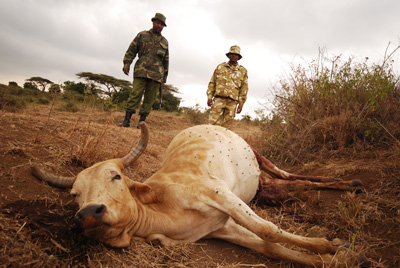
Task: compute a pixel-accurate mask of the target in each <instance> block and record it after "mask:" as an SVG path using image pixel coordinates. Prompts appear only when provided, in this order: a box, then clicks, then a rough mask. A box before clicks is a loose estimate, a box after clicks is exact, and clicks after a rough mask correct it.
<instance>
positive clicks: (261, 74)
mask: <svg viewBox="0 0 400 268" xmlns="http://www.w3.org/2000/svg"><path fill="white" fill-rule="evenodd" d="M399 10H400V1H398V0H335V1H333V0H0V37H1V38H0V83H2V84H8V82H10V81H15V82H17V83H18V84H19V85H20V86H22V85H23V84H24V83H25V80H26V79H28V78H30V77H34V76H40V77H43V78H46V79H49V80H51V81H52V82H54V83H59V84H61V83H63V82H64V81H67V80H69V81H76V82H85V81H82V80H80V79H79V78H78V77H77V76H76V73H79V72H92V73H98V74H107V75H111V76H114V77H116V78H118V79H124V80H129V81H132V71H131V72H130V75H131V76H130V77H128V76H126V75H125V74H123V72H122V65H123V64H122V59H123V56H124V54H125V52H126V50H127V48H128V46H129V44H130V42H131V41H132V40H133V38H134V37H135V36H136V34H137V33H139V32H140V31H143V30H149V29H150V28H151V27H152V22H151V18H152V17H154V15H155V13H156V12H160V13H163V14H164V15H165V16H166V18H167V20H166V24H167V27H165V28H164V30H163V32H162V34H163V35H164V36H165V37H166V38H167V40H168V42H169V50H170V51H169V53H170V67H169V76H168V80H167V84H171V85H173V86H175V87H177V88H178V89H179V92H180V94H178V95H177V96H178V97H180V98H181V99H182V102H181V106H186V107H194V106H195V105H196V104H198V105H200V107H202V108H206V107H207V96H206V90H207V86H208V82H209V80H210V78H211V76H212V74H213V72H214V69H215V68H216V66H217V65H218V64H220V63H222V62H226V61H227V60H228V59H227V57H226V55H225V54H226V53H227V52H228V51H229V48H230V46H232V45H238V46H240V47H241V54H242V56H243V58H242V59H241V60H240V61H239V63H240V64H241V65H243V66H244V67H245V68H246V69H247V70H248V75H249V92H248V99H247V102H246V103H245V105H244V107H243V111H242V113H241V115H250V116H252V117H253V118H254V117H255V116H256V113H255V110H259V109H265V108H266V107H271V106H270V105H269V104H270V103H271V101H272V99H273V96H272V95H271V89H272V88H273V87H275V86H276V85H277V84H278V81H279V79H280V78H281V77H285V76H287V75H288V73H289V72H290V70H289V66H290V64H292V63H295V62H303V63H304V62H310V61H311V60H312V59H317V58H318V53H319V50H320V49H323V50H324V51H325V53H326V55H327V56H328V57H334V56H339V55H341V57H342V59H343V60H347V59H348V58H349V57H352V58H354V59H355V60H358V61H360V62H362V61H363V60H364V59H365V57H368V58H369V61H370V62H380V61H382V60H383V58H384V55H385V51H386V49H387V47H388V45H389V44H390V45H389V49H388V51H391V50H393V49H394V48H395V47H397V46H398V45H399V44H400V16H399ZM393 60H394V61H395V65H394V66H395V71H397V74H398V73H399V68H398V67H399V66H400V64H398V62H399V61H400V53H396V54H395V55H394V56H393ZM131 67H133V65H132V66H131Z"/></svg>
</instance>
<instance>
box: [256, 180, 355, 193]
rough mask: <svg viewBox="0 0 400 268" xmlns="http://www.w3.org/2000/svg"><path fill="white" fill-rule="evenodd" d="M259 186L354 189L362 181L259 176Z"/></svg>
mask: <svg viewBox="0 0 400 268" xmlns="http://www.w3.org/2000/svg"><path fill="white" fill-rule="evenodd" d="M260 183H261V187H268V185H284V186H306V187H309V188H311V189H334V190H343V191H346V190H354V189H356V188H357V187H361V186H362V183H361V181H359V180H351V181H332V182H313V181H308V180H282V179H274V178H266V177H262V178H260Z"/></svg>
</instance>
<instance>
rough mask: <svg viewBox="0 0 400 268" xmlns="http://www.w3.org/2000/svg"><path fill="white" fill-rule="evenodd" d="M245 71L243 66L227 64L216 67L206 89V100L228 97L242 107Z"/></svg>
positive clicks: (244, 95)
mask: <svg viewBox="0 0 400 268" xmlns="http://www.w3.org/2000/svg"><path fill="white" fill-rule="evenodd" d="M247 80H248V77H247V70H246V68H244V67H243V66H241V65H239V64H237V65H230V64H229V63H228V62H224V63H221V64H219V65H218V66H217V68H216V69H215V71H214V74H213V76H212V77H211V80H210V83H209V84H208V89H207V98H208V99H212V98H213V97H228V98H231V99H233V100H236V101H238V102H239V104H241V105H243V104H244V103H245V102H246V99H247V91H248V90H249V86H248V81H247Z"/></svg>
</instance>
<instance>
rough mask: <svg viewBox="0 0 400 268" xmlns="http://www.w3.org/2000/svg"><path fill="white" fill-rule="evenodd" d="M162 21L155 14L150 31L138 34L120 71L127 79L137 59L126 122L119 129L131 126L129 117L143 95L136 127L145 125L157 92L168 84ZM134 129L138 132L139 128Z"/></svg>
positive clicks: (166, 51)
mask: <svg viewBox="0 0 400 268" xmlns="http://www.w3.org/2000/svg"><path fill="white" fill-rule="evenodd" d="M165 20H166V18H165V16H164V15H163V14H161V13H156V15H155V16H154V18H152V19H151V21H152V22H153V28H152V29H150V30H148V31H142V32H140V33H139V34H138V35H137V36H136V37H135V39H133V41H132V42H131V44H130V45H129V48H128V50H127V51H126V53H125V57H124V60H123V62H124V67H123V69H122V70H123V72H124V73H125V74H126V75H129V70H130V66H131V64H132V61H133V59H134V58H135V57H136V54H137V55H138V57H139V59H138V60H137V61H136V64H135V68H134V72H133V85H132V90H131V92H130V95H129V98H128V101H127V105H126V113H125V119H124V121H123V122H122V123H120V124H119V126H120V127H129V126H130V120H131V117H132V114H134V113H136V109H137V108H138V107H139V105H140V103H141V101H142V97H143V95H144V98H143V103H142V106H141V108H140V111H139V115H140V119H139V123H140V122H142V121H145V120H146V117H147V116H148V115H149V114H150V112H151V107H152V106H153V104H154V101H155V100H156V97H157V93H158V91H159V90H160V89H162V87H163V86H164V83H165V82H166V81H167V76H168V65H169V51H168V41H167V39H165V37H163V36H162V35H161V32H162V30H163V29H164V27H166V26H167V25H166V24H165ZM137 128H139V124H138V125H137Z"/></svg>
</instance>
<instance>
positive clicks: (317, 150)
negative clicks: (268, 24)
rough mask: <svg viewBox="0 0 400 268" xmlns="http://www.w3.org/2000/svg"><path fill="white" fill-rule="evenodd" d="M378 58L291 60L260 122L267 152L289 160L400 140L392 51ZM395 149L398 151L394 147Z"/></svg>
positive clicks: (399, 98) (399, 90) (388, 144)
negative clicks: (374, 60)
mask: <svg viewBox="0 0 400 268" xmlns="http://www.w3.org/2000/svg"><path fill="white" fill-rule="evenodd" d="M399 48H400V46H399V47H397V48H396V49H395V50H394V51H393V52H392V53H390V55H388V56H385V58H384V59H383V61H382V63H380V64H376V63H373V64H370V63H369V62H368V59H366V60H365V61H364V62H361V63H358V62H355V61H354V60H353V59H352V58H349V59H348V60H347V61H342V60H341V58H340V57H333V59H328V58H327V57H325V54H324V51H323V50H321V51H320V53H319V56H318V59H317V60H313V61H311V63H308V64H305V65H291V73H290V75H289V76H288V77H286V78H285V77H284V78H282V79H281V80H280V85H279V86H278V87H276V88H275V89H274V90H275V96H276V98H275V103H274V105H275V109H274V110H273V111H272V115H271V117H270V118H269V119H268V120H266V122H265V124H264V129H265V137H264V141H263V142H264V145H265V146H263V147H264V148H267V149H266V150H269V151H266V152H265V153H266V154H268V155H272V156H273V157H274V159H276V160H275V161H280V162H288V163H289V164H294V163H299V162H307V161H309V160H310V159H315V157H316V156H317V157H318V156H319V157H321V158H323V157H331V156H334V155H341V154H353V153H360V152H363V151H368V150H370V149H372V148H374V149H379V148H381V149H387V148H389V147H392V146H398V145H399V144H400V124H399V123H398V122H400V84H399V76H398V75H396V74H395V73H394V70H393V61H392V59H391V56H392V55H393V54H394V53H395V52H396V51H397V50H398V49H399ZM397 154H398V153H397Z"/></svg>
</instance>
